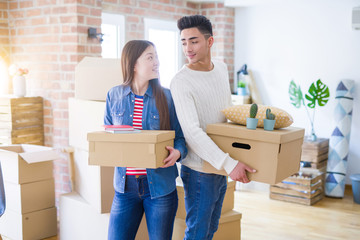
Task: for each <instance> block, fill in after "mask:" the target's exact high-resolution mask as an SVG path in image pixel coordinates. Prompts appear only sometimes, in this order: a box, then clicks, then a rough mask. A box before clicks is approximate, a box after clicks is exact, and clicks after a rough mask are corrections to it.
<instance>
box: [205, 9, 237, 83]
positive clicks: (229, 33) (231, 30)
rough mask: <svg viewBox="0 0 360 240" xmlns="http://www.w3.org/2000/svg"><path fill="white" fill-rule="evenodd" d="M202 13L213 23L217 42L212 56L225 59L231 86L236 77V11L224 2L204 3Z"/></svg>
mask: <svg viewBox="0 0 360 240" xmlns="http://www.w3.org/2000/svg"><path fill="white" fill-rule="evenodd" d="M200 14H201V15H204V16H207V17H208V18H209V19H210V21H211V22H212V24H213V34H214V39H215V43H216V44H214V47H213V49H212V56H213V57H214V58H218V59H221V60H223V61H224V62H225V63H226V64H227V65H228V69H229V78H230V86H232V83H233V79H234V77H233V76H234V34H235V26H234V20H235V18H234V17H235V11H234V9H233V8H225V7H224V4H223V3H202V4H200Z"/></svg>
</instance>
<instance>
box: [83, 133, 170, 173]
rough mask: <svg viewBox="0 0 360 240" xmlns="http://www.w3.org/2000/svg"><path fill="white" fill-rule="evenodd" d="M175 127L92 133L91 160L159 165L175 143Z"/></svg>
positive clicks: (108, 163)
mask: <svg viewBox="0 0 360 240" xmlns="http://www.w3.org/2000/svg"><path fill="white" fill-rule="evenodd" d="M174 138H175V131H164V130H159V131H155V130H141V132H139V133H119V134H114V133H109V132H92V133H88V141H89V164H90V165H99V166H117V167H142V168H158V167H161V166H163V165H164V162H163V160H164V159H165V158H166V157H167V156H168V154H169V152H168V150H166V148H165V147H166V146H174Z"/></svg>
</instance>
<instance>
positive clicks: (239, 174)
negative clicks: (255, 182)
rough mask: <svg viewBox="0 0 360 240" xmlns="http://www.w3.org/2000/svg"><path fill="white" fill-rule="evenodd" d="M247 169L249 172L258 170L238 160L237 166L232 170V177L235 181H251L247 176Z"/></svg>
mask: <svg viewBox="0 0 360 240" xmlns="http://www.w3.org/2000/svg"><path fill="white" fill-rule="evenodd" d="M246 171H248V172H252V173H254V172H256V170H255V169H253V168H251V167H249V166H247V165H245V164H244V163H242V162H238V164H237V165H236V166H235V168H234V169H233V170H232V171H231V173H230V175H229V176H230V177H231V179H232V180H234V181H239V182H242V183H248V182H250V181H249V179H248V177H247V176H246Z"/></svg>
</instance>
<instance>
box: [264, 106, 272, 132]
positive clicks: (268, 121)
mask: <svg viewBox="0 0 360 240" xmlns="http://www.w3.org/2000/svg"><path fill="white" fill-rule="evenodd" d="M274 126H275V114H273V113H272V112H271V109H270V108H268V109H266V119H264V130H267V131H272V130H274Z"/></svg>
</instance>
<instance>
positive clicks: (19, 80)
mask: <svg viewBox="0 0 360 240" xmlns="http://www.w3.org/2000/svg"><path fill="white" fill-rule="evenodd" d="M13 93H14V95H15V96H16V97H24V96H25V95H26V82H25V77H24V76H15V77H13Z"/></svg>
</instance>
